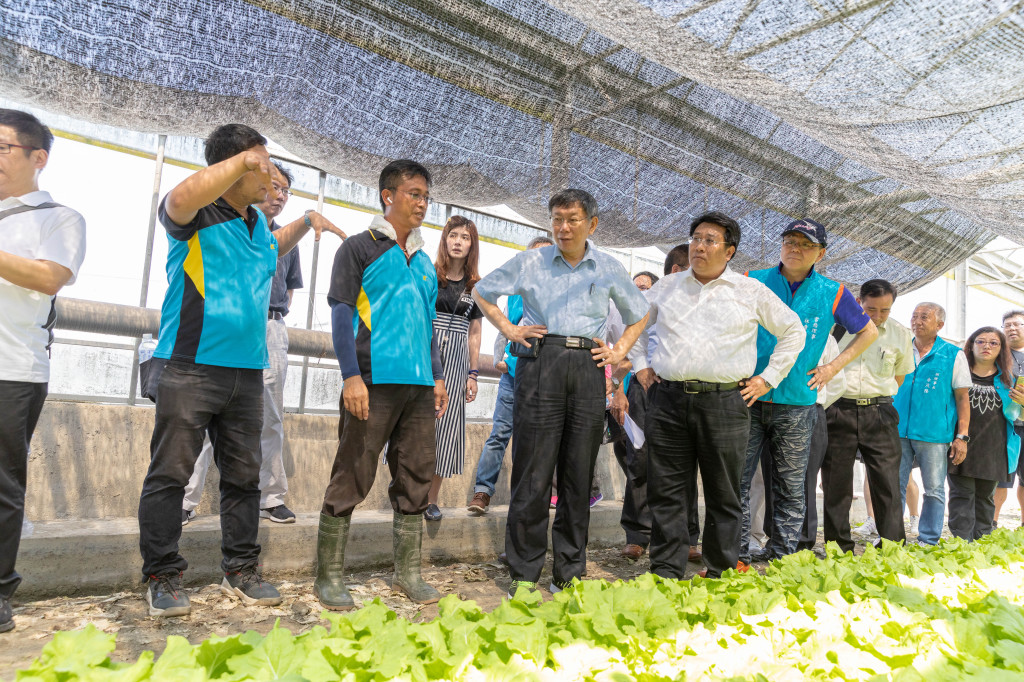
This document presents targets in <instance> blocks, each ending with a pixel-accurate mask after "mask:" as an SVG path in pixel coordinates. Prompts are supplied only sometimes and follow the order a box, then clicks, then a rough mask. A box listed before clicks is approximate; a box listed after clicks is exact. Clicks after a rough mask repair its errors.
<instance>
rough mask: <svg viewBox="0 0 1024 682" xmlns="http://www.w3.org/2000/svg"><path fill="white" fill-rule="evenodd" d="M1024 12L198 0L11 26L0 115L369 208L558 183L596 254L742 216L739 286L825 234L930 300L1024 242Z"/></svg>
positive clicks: (25, 5)
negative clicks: (785, 250)
mask: <svg viewBox="0 0 1024 682" xmlns="http://www.w3.org/2000/svg"><path fill="white" fill-rule="evenodd" d="M1022 6H1024V1H1020V0H1018V1H1017V2H996V1H985V2H982V1H980V0H977V1H973V2H971V1H964V0H773V1H767V0H761V1H758V0H679V1H669V0H643V1H637V0H586V1H582V0H549V1H548V2H539V1H536V0H515V1H513V0H492V1H490V2H484V1H482V0H410V1H407V2H391V1H388V2H384V1H383V0H350V1H347V2H346V1H342V2H334V1H331V2H328V1H326V0H320V1H317V0H288V1H281V2H273V1H270V0H252V1H250V2H246V1H244V0H205V1H200V0H183V1H182V2H175V3H163V2H161V3H153V2H152V1H151V0H150V1H146V2H143V1H142V0H120V1H119V2H117V3H109V2H103V3H100V2H85V1H83V0H60V1H59V2H58V1H56V0H33V1H32V2H27V1H22V2H18V1H15V2H13V3H4V4H3V5H2V6H0V55H2V60H3V64H4V66H5V68H4V69H3V70H2V71H0V86H2V88H3V92H4V96H5V97H9V98H11V99H14V100H17V101H20V102H24V103H26V104H30V105H33V106H38V107H42V108H45V109H47V110H51V111H55V112H58V113H62V114H66V115H70V116H75V117H78V118H83V119H86V120H89V121H93V122H97V123H105V124H110V125H117V126H121V127H125V128H130V129H133V130H140V131H147V132H166V133H172V134H179V135H198V136H203V135H205V134H206V133H207V132H209V130H210V129H212V128H213V127H214V126H216V125H218V124H220V123H224V122H228V121H240V122H245V123H249V124H250V125H253V126H254V127H256V128H257V129H259V130H261V131H263V132H264V133H266V134H267V135H268V136H269V137H272V138H273V139H274V140H275V141H277V142H279V143H281V144H282V145H283V146H284V147H286V148H287V149H288V150H290V151H291V152H293V153H294V154H297V155H298V156H300V157H302V158H303V159H306V160H307V161H309V162H310V163H313V164H316V165H317V166H318V167H320V168H322V169H324V170H327V171H329V172H330V173H332V174H336V175H339V176H341V177H345V178H349V179H351V180H353V181H355V182H358V183H362V184H365V185H369V186H375V185H376V177H377V173H378V172H379V169H380V168H381V166H382V165H383V164H384V163H386V161H387V160H390V159H393V158H399V157H411V158H415V159H418V160H420V161H422V162H424V163H426V164H428V165H429V166H430V167H431V169H432V170H433V172H434V174H435V186H434V189H433V193H434V194H435V195H436V196H437V197H438V198H439V199H441V200H442V201H445V202H449V203H456V204H463V205H493V204H499V203H500V204H506V205H508V206H509V207H511V208H512V209H514V210H515V211H516V212H518V213H519V214H521V215H523V216H525V217H526V218H528V219H529V220H533V221H535V222H538V223H543V222H545V218H546V213H547V199H548V197H549V195H550V194H551V193H553V192H554V191H557V190H558V189H560V188H563V187H566V186H577V187H582V188H584V189H587V190H589V191H590V192H592V193H593V194H594V195H595V196H596V197H597V199H598V202H599V204H600V206H601V224H600V227H599V228H598V233H597V235H596V238H597V241H598V242H599V243H601V244H604V245H609V246H644V245H651V244H658V245H665V244H674V243H678V242H679V241H682V240H683V239H684V238H685V236H686V234H687V233H688V227H689V223H690V221H691V220H692V219H693V218H694V217H695V216H697V215H699V214H700V213H702V212H704V211H705V210H711V209H715V210H722V211H724V212H726V213H728V214H730V215H732V216H734V217H736V218H737V219H739V221H740V224H741V226H742V227H743V231H744V236H743V240H742V242H741V244H740V253H739V255H738V258H737V263H736V266H737V267H738V268H742V269H745V268H748V267H757V266H762V265H769V264H772V263H774V262H776V260H777V257H778V248H779V246H778V243H779V235H780V233H781V230H782V229H783V227H784V226H785V225H786V224H787V223H788V222H790V221H791V220H793V219H794V218H797V217H803V216H807V217H811V218H815V219H818V220H820V221H822V222H824V223H825V224H826V225H827V226H828V228H829V231H830V235H831V239H830V244H829V249H828V256H827V259H826V261H825V265H826V267H827V271H828V273H829V274H830V276H833V277H835V278H837V279H841V280H843V281H846V282H851V283H856V282H861V281H864V280H866V279H869V278H872V277H885V278H887V279H890V280H892V281H894V282H896V283H898V284H900V285H903V286H907V285H910V286H914V285H917V284H920V283H922V282H924V281H927V280H929V279H931V278H933V277H935V276H937V275H938V274H940V273H942V272H944V271H946V270H948V269H949V268H950V267H951V266H952V265H954V264H956V263H958V262H960V261H962V260H964V259H965V258H966V257H967V256H969V255H970V254H971V253H974V252H975V251H977V250H978V249H980V248H981V247H982V246H983V245H985V244H986V243H988V242H989V241H991V239H992V238H993V237H994V236H996V235H1003V236H1006V237H1008V238H1010V239H1012V240H1015V241H1017V242H1024V146H1022V136H1021V132H1022V131H1024V97H1022V93H1024V59H1022V58H1021V56H1020V55H1021V54H1024V19H1022Z"/></svg>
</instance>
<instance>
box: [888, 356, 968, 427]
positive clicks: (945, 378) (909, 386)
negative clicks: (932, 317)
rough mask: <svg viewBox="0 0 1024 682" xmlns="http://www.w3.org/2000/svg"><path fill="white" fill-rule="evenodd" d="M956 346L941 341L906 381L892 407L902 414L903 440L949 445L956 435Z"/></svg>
mask: <svg viewBox="0 0 1024 682" xmlns="http://www.w3.org/2000/svg"><path fill="white" fill-rule="evenodd" d="M959 352H960V349H959V348H958V347H957V346H954V345H953V344H951V343H950V342H949V341H945V340H943V339H940V338H936V339H935V345H933V346H932V349H931V350H930V351H929V352H928V355H926V356H924V358H922V359H921V362H919V363H917V367H915V368H914V371H913V372H911V373H910V374H908V375H907V376H906V377H905V378H904V379H903V385H902V386H900V390H899V392H898V393H896V399H895V400H894V402H893V405H894V406H895V407H896V411H897V412H899V413H900V438H910V439H912V440H920V441H924V442H925V443H949V442H950V441H952V440H953V436H955V435H956V433H955V432H956V400H955V399H954V397H953V363H955V362H956V354H957V353H959Z"/></svg>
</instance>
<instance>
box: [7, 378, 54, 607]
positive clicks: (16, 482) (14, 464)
mask: <svg viewBox="0 0 1024 682" xmlns="http://www.w3.org/2000/svg"><path fill="white" fill-rule="evenodd" d="M45 400H46V384H37V383H31V382H28V381H0V596H2V597H4V598H6V599H10V598H11V597H13V596H14V591H15V590H17V589H18V585H19V584H21V576H20V575H18V572H17V571H15V570H14V562H15V560H16V559H17V558H18V547H19V545H20V544H21V526H22V523H23V522H24V520H25V482H26V478H27V476H26V474H27V471H28V448H29V443H30V442H31V440H32V432H33V431H35V429H36V423H37V422H38V421H39V413H40V412H41V411H42V409H43V402H44V401H45Z"/></svg>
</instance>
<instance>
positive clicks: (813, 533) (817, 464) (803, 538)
mask: <svg viewBox="0 0 1024 682" xmlns="http://www.w3.org/2000/svg"><path fill="white" fill-rule="evenodd" d="M817 408H818V415H817V419H815V421H814V430H813V431H812V432H811V456H810V457H808V458H807V479H806V481H805V484H804V496H805V498H806V503H807V505H806V506H807V512H806V514H805V515H804V525H803V528H802V529H801V531H800V542H798V543H797V549H813V548H814V544H815V542H817V540H818V472H819V471H821V465H822V463H823V462H824V461H825V450H826V449H827V448H828V424H827V423H826V421H825V420H826V417H825V408H824V407H822V406H821V405H818V406H817Z"/></svg>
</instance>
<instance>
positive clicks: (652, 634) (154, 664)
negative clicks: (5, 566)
mask: <svg viewBox="0 0 1024 682" xmlns="http://www.w3.org/2000/svg"><path fill="white" fill-rule="evenodd" d="M1021 605H1024V532H1021V531H1016V532H1010V531H1007V530H997V531H996V532H994V533H993V534H992V535H991V536H988V537H986V538H984V539H982V540H980V541H978V542H976V543H971V544H968V543H965V542H963V541H960V540H953V541H944V542H943V543H941V544H940V545H939V546H937V547H918V546H911V547H901V546H898V545H894V544H890V543H885V544H884V546H883V547H882V548H881V549H878V550H876V549H874V548H872V547H868V548H867V550H866V551H865V553H864V554H863V555H861V556H857V557H854V556H851V555H842V554H839V552H838V550H837V549H836V548H835V547H833V546H830V547H829V548H828V550H827V556H826V558H825V559H824V560H821V559H818V558H817V557H815V555H814V554H812V553H810V552H800V553H798V554H795V555H793V556H790V557H787V558H786V559H784V560H782V561H777V562H775V563H773V564H772V565H771V566H770V567H769V568H768V571H767V572H766V574H765V575H757V574H755V573H747V574H742V575H741V574H737V573H735V572H733V571H729V572H728V573H727V574H726V575H725V576H724V577H723V578H722V579H720V580H704V579H701V578H694V579H693V580H692V581H663V580H661V579H659V578H656V577H654V576H652V575H645V576H642V577H640V578H638V579H636V580H633V581H630V582H621V581H620V582H616V583H606V582H604V581H585V582H582V583H580V584H578V585H576V586H575V587H574V588H573V589H571V590H567V591H565V592H562V593H559V594H556V595H554V596H553V597H552V598H551V599H549V600H547V601H541V597H540V594H539V593H538V594H534V595H532V596H531V598H530V599H527V600H525V601H513V602H504V603H502V605H501V606H499V607H498V608H496V609H494V610H493V611H491V612H489V613H484V612H482V611H480V609H479V608H478V607H477V606H476V604H475V603H474V602H471V601H461V600H459V599H458V598H456V597H454V596H449V597H445V598H444V600H442V602H441V603H440V605H439V607H440V608H439V615H438V617H437V618H435V619H434V620H432V621H430V622H427V623H410V622H409V621H407V620H404V619H402V618H399V617H398V616H396V615H395V613H394V612H392V611H391V610H389V609H388V608H386V607H385V606H384V605H383V604H381V603H380V602H379V601H374V602H372V603H370V604H368V605H366V606H364V607H363V608H361V609H359V610H357V611H354V612H351V613H346V614H340V615H339V614H331V613H325V614H324V618H325V619H326V620H327V621H329V623H330V627H329V628H325V627H322V626H316V627H314V628H313V629H312V630H310V631H309V632H306V633H304V634H301V635H297V636H295V635H292V634H291V633H290V632H288V631H287V630H284V629H281V628H275V629H274V630H272V631H271V632H270V633H269V634H268V635H266V636H265V637H264V636H261V635H259V634H257V633H254V632H247V633H244V634H238V635H234V636H231V637H211V638H210V639H208V640H206V641H204V642H202V643H200V644H198V645H191V644H189V643H188V641H187V640H185V639H184V638H181V637H174V636H172V637H169V638H168V640H167V647H166V649H165V650H164V652H163V654H161V655H160V657H159V658H157V659H156V660H154V657H153V654H152V653H151V652H145V653H144V654H143V655H142V656H140V657H139V659H138V660H137V661H135V662H134V663H127V664H122V663H113V662H111V661H110V659H109V654H110V653H111V652H112V651H113V650H114V647H115V637H114V635H109V634H105V633H103V632H101V631H99V630H97V629H95V628H94V627H92V626H88V627H86V628H85V629H84V630H80V631H76V632H60V633H57V634H56V635H55V636H54V639H53V641H52V642H50V643H49V644H47V645H46V647H45V648H44V649H43V653H42V655H41V656H40V657H39V658H38V659H37V660H36V661H35V662H34V663H33V664H32V665H31V666H30V667H29V668H28V669H27V670H24V671H21V672H19V673H18V676H17V679H18V680H47V681H64V680H118V681H123V682H127V681H132V680H161V681H163V680H189V681H200V680H208V679H215V680H295V681H299V680H310V681H313V682H321V681H328V680H346V681H348V680H352V681H356V680H360V681H362V680H394V679H408V680H435V679H437V680H442V679H443V680H449V679H450V680H508V681H509V682H512V681H513V680H515V681H516V682H519V681H523V680H559V681H563V680H600V681H609V682H612V681H615V682H618V681H625V680H643V681H648V680H650V681H654V680H676V679H688V680H689V679H729V678H733V677H736V678H744V679H750V678H753V679H764V680H789V679H793V680H796V679H807V678H812V679H813V678H822V679H824V678H829V679H836V678H838V679H871V678H873V677H875V676H884V677H887V678H888V677H891V678H894V679H897V680H925V679H927V680H928V681H929V682H935V681H937V680H953V679H963V678H964V677H966V676H973V675H978V676H983V678H982V679H985V680H986V681H991V680H1002V679H1005V680H1020V679H1024V610H1022V608H1021Z"/></svg>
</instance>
